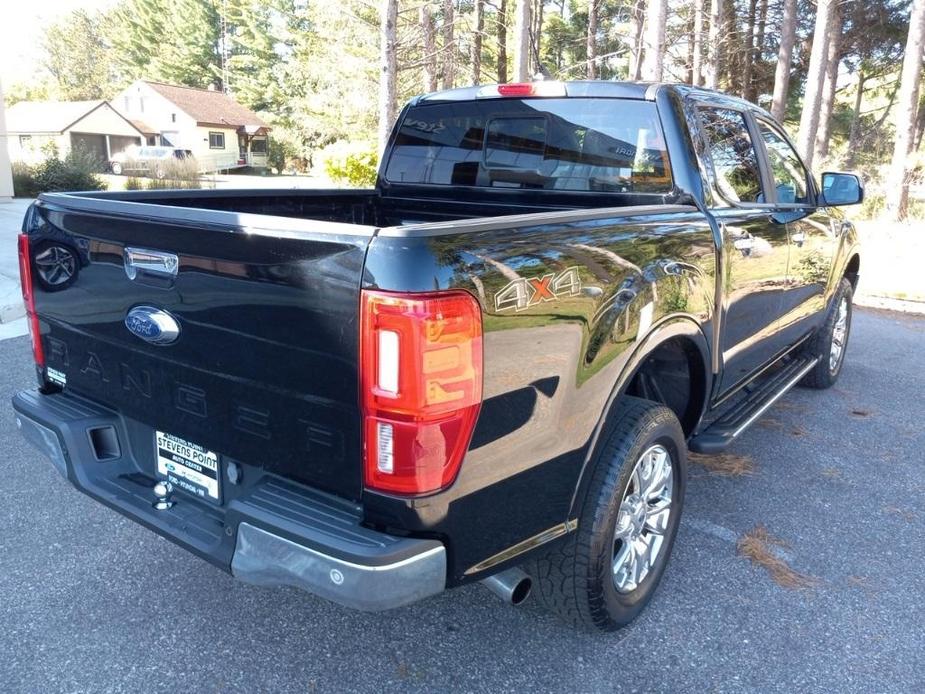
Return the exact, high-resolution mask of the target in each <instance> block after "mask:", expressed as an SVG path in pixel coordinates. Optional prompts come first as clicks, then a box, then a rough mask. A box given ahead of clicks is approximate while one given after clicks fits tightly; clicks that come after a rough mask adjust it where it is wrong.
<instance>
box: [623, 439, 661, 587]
mask: <svg viewBox="0 0 925 694" xmlns="http://www.w3.org/2000/svg"><path fill="white" fill-rule="evenodd" d="M673 492H674V466H673V465H672V461H671V455H670V454H669V453H668V450H667V449H666V448H665V447H664V446H662V445H660V444H656V445H654V446H650V447H649V448H647V449H646V450H645V451H644V452H643V454H642V455H641V456H639V459H638V460H637V461H636V465H635V467H634V468H633V473H632V475H631V476H630V481H629V484H627V486H626V491H625V492H624V494H623V500H622V501H621V502H620V508H619V510H618V511H617V522H616V525H615V528H614V538H613V555H612V564H611V569H612V574H613V584H614V588H616V589H617V592H619V593H623V594H626V593H631V592H633V591H634V590H636V589H637V588H638V587H639V585H640V584H641V583H642V582H643V581H644V580H645V579H646V577H647V576H648V575H649V574H650V573H651V571H652V568H653V567H654V566H655V561H656V559H658V557H659V555H660V554H661V552H662V548H663V546H664V543H665V533H667V532H668V524H669V520H670V518H671V511H672V495H673Z"/></svg>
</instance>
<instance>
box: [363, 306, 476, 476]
mask: <svg viewBox="0 0 925 694" xmlns="http://www.w3.org/2000/svg"><path fill="white" fill-rule="evenodd" d="M360 308H361V312H362V315H361V328H360V331H361V333H360V388H361V404H362V407H363V421H364V440H365V442H366V446H365V452H364V477H365V484H366V487H367V488H369V489H376V490H380V491H386V492H394V493H398V494H426V493H428V492H434V491H437V490H438V489H441V488H443V487H446V486H447V485H449V484H450V483H452V482H453V480H454V479H455V478H456V473H457V472H458V471H459V466H460V464H461V463H462V459H463V456H464V455H465V453H466V450H467V449H468V447H469V440H470V438H471V437H472V430H473V429H474V428H475V422H476V419H477V418H478V414H479V408H480V407H481V403H482V314H481V310H480V308H479V304H478V302H477V301H476V300H475V298H473V297H472V295H470V294H468V293H466V292H462V291H446V292H433V293H426V294H405V293H392V292H379V291H368V290H366V291H363V293H362V299H361V307H360Z"/></svg>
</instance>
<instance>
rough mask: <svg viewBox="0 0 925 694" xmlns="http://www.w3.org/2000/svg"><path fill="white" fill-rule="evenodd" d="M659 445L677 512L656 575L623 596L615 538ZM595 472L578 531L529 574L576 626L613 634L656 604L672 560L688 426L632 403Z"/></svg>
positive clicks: (665, 412)
mask: <svg viewBox="0 0 925 694" xmlns="http://www.w3.org/2000/svg"><path fill="white" fill-rule="evenodd" d="M655 445H659V446H662V447H664V449H665V450H666V451H667V452H668V454H669V455H670V457H671V465H672V475H673V477H672V480H673V489H672V492H671V511H670V512H669V514H668V519H667V527H666V528H665V532H664V534H663V535H662V537H663V540H662V543H661V547H660V549H659V550H658V554H657V556H656V558H655V561H654V562H653V563H652V565H651V568H649V570H648V573H647V574H646V575H645V576H644V578H642V580H640V581H639V583H638V585H637V586H636V587H635V589H633V590H631V591H630V592H619V591H618V590H617V587H616V585H615V580H614V571H613V569H612V566H613V562H614V557H615V551H616V549H617V546H618V544H619V543H621V541H619V540H617V539H616V538H615V536H614V534H615V529H616V522H617V516H618V512H619V509H620V506H621V503H622V502H623V500H624V495H625V494H626V492H627V489H628V487H629V486H630V481H631V478H632V476H633V471H634V469H635V467H636V463H637V461H639V460H640V457H641V456H642V454H643V453H645V452H647V451H648V450H649V449H650V448H651V447H653V446H655ZM592 464H593V465H594V468H593V476H592V478H591V482H590V484H589V486H588V492H587V496H586V498H585V501H584V504H583V508H582V511H581V514H580V516H579V521H578V528H577V529H576V530H575V531H574V532H572V533H571V534H570V535H569V536H568V538H567V539H566V540H564V541H562V542H561V543H559V544H558V545H556V546H554V547H552V548H550V549H549V550H547V551H546V552H545V553H544V554H543V555H541V556H540V557H538V558H537V559H535V560H533V561H532V562H530V563H529V564H528V565H527V570H528V572H529V573H530V574H531V575H532V576H533V578H534V581H535V591H534V592H535V594H536V595H537V596H538V599H539V601H540V602H541V603H542V604H543V605H544V606H545V607H546V608H547V609H549V610H550V611H551V612H553V613H554V614H556V615H558V616H559V617H561V618H562V619H564V620H565V621H566V622H569V623H571V624H573V625H576V626H581V627H585V628H590V629H597V630H601V631H613V630H616V629H619V628H620V627H623V626H626V625H627V624H629V623H630V622H631V621H633V620H634V619H635V618H636V616H637V615H638V614H639V613H640V612H641V611H642V609H643V608H644V607H645V606H646V604H648V602H649V600H651V599H652V595H653V594H654V592H655V589H656V587H657V586H658V583H659V580H660V579H661V577H662V574H663V573H664V571H665V566H666V565H667V563H668V557H669V555H670V554H671V549H672V546H673V544H674V540H675V536H676V535H677V531H678V523H679V521H680V518H681V510H682V508H683V505H684V490H685V487H686V482H687V445H686V443H685V439H684V433H683V432H682V431H681V425H680V424H679V423H678V419H677V417H675V415H674V413H673V412H672V411H671V410H669V409H668V408H666V407H663V406H661V405H659V404H656V403H653V402H650V401H648V400H641V399H639V398H633V397H629V396H625V397H624V402H622V403H621V405H620V412H619V414H618V419H617V421H616V422H615V423H614V425H613V427H612V429H611V432H610V434H609V436H608V438H607V439H606V443H605V444H604V445H603V446H602V447H601V449H600V451H599V453H598V454H597V456H596V459H595V460H593V461H592ZM634 484H635V483H634Z"/></svg>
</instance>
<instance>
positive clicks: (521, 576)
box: [482, 568, 533, 606]
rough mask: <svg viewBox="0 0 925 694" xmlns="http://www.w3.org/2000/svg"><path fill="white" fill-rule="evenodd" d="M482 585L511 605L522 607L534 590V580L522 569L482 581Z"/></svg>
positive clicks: (514, 569) (508, 571)
mask: <svg viewBox="0 0 925 694" xmlns="http://www.w3.org/2000/svg"><path fill="white" fill-rule="evenodd" d="M482 585H484V586H485V587H486V588H488V590H490V591H491V592H492V593H494V594H495V595H497V596H498V597H499V598H501V599H502V600H504V602H506V603H508V604H509V605H515V606H516V605H520V604H521V603H523V602H524V600H526V599H527V598H528V597H530V590H531V589H532V588H533V579H532V578H530V577H529V576H528V575H527V574H526V573H525V572H524V571H523V570H522V569H518V568H513V569H507V570H505V571H502V572H501V573H498V574H495V575H494V576H489V577H488V578H483V579H482Z"/></svg>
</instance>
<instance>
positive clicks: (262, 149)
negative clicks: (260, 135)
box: [251, 139, 267, 154]
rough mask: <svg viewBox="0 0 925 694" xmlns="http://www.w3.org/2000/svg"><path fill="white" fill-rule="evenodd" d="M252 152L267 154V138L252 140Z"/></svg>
mask: <svg viewBox="0 0 925 694" xmlns="http://www.w3.org/2000/svg"><path fill="white" fill-rule="evenodd" d="M251 152H252V153H253V154H266V153H267V141H266V139H258V140H252V141H251Z"/></svg>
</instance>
